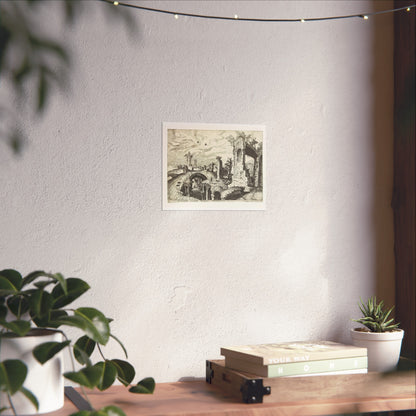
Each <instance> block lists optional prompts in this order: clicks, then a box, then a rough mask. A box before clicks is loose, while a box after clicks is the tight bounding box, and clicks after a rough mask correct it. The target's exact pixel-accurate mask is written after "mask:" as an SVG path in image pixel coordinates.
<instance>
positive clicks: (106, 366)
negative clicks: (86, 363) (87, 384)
mask: <svg viewBox="0 0 416 416" xmlns="http://www.w3.org/2000/svg"><path fill="white" fill-rule="evenodd" d="M94 367H96V368H98V369H99V370H100V372H101V376H100V380H99V382H98V384H97V388H98V390H100V391H103V390H106V389H108V388H109V387H110V386H112V385H113V383H114V381H115V380H116V377H117V369H116V367H115V365H114V364H113V363H112V362H111V361H108V360H106V361H101V362H99V363H97V364H95V365H94Z"/></svg>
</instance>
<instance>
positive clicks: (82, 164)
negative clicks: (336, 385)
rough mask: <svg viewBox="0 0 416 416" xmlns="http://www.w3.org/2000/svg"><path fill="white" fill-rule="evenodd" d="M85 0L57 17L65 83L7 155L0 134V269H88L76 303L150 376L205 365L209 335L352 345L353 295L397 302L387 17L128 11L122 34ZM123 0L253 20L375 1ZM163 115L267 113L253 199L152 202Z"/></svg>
mask: <svg viewBox="0 0 416 416" xmlns="http://www.w3.org/2000/svg"><path fill="white" fill-rule="evenodd" d="M87 3H88V5H86V11H85V14H84V16H83V17H81V19H79V20H78V23H77V24H76V25H75V26H74V27H73V28H72V29H69V30H66V31H65V30H64V29H63V26H61V25H60V23H59V21H56V22H55V23H56V24H55V29H57V30H56V32H57V34H58V36H65V39H66V40H67V44H68V46H69V47H70V48H71V50H72V52H73V60H74V67H73V72H72V76H73V77H72V82H71V89H70V91H67V92H64V93H57V94H56V95H55V96H54V97H53V99H52V100H51V102H50V106H49V108H48V111H47V113H46V115H45V116H44V117H43V118H42V119H33V120H32V121H31V122H30V123H27V124H26V126H25V128H26V130H27V131H28V133H30V142H29V144H28V145H27V146H26V148H25V149H24V152H23V155H22V156H21V157H19V158H16V157H14V156H13V155H12V154H11V152H10V151H9V150H8V149H7V148H6V146H5V145H4V144H3V143H1V152H0V161H1V163H0V201H1V209H0V211H1V214H0V230H1V239H0V264H1V267H2V268H3V267H4V268H6V267H7V268H9V267H15V268H18V269H20V270H21V271H22V272H24V273H26V272H29V271H31V270H34V269H38V268H43V269H47V270H50V271H61V272H62V273H64V274H65V275H66V276H68V277H69V276H78V277H81V278H84V279H86V280H87V281H88V282H89V283H90V284H91V286H92V289H91V291H90V292H89V295H85V296H84V297H85V299H84V300H82V301H80V305H88V306H96V307H97V308H99V309H101V310H103V311H104V312H105V313H106V314H107V315H108V316H110V317H112V318H114V319H115V321H114V322H113V324H112V327H113V331H114V333H115V334H116V335H117V336H118V337H119V338H121V339H122V340H123V341H124V342H125V345H126V347H127V349H128V351H129V353H130V356H129V358H130V360H131V362H132V363H134V365H135V366H136V369H137V371H138V377H144V376H154V377H155V378H156V381H157V382H162V381H174V380H178V379H180V378H182V377H201V376H203V375H204V365H205V359H207V358H218V357H219V349H220V347H221V346H223V345H229V344H241V343H260V342H274V341H292V340H301V339H310V338H314V339H319V338H327V339H332V340H338V341H347V342H349V334H348V331H349V328H350V327H351V325H352V324H351V322H350V318H351V317H355V316H357V311H358V308H357V306H356V304H357V301H358V300H359V298H360V296H361V297H363V298H365V297H367V296H370V295H371V294H373V293H374V292H375V291H376V290H378V291H379V292H380V290H381V292H382V293H383V294H384V295H385V296H386V297H387V300H388V301H390V303H391V302H392V301H393V299H394V298H392V296H393V295H392V293H393V292H392V288H393V284H392V282H393V272H394V267H393V262H394V258H393V223H392V214H391V209H390V198H391V188H392V153H391V150H392V105H393V99H392V89H393V84H392V42H393V33H392V24H393V17H392V15H380V16H378V17H376V18H374V19H370V20H369V21H364V20H361V19H356V20H340V21H328V22H315V23H304V24H301V23H275V24H273V23H268V24H260V23H243V22H224V21H208V20H197V19H191V18H180V19H178V20H175V19H174V18H173V17H170V16H166V15H155V14H151V13H147V12H140V11H132V12H131V13H132V15H133V16H134V18H135V20H136V21H137V24H138V28H139V30H138V33H136V34H129V33H128V30H126V28H125V27H124V26H123V25H122V24H120V23H119V24H117V23H116V22H112V21H110V20H108V19H107V18H106V15H105V13H103V10H102V9H103V8H105V7H112V6H109V5H106V4H101V3H98V2H97V3H95V2H94V3H93V2H87ZM133 3H135V2H133ZM136 3H137V4H145V5H146V6H149V7H152V6H153V7H158V8H167V9H176V10H178V11H187V12H194V13H207V14H222V15H231V16H233V15H234V14H235V13H237V14H238V15H239V16H241V17H246V16H250V17H266V18H270V17H282V18H297V17H314V16H326V15H344V14H350V13H362V12H368V11H372V10H381V9H385V8H390V7H392V2H390V1H377V2H373V1H361V2H351V1H241V2H238V1H229V2H220V1H209V2H208V1H206V2H201V1H195V2H194V1H147V2H139V1H137V2H136ZM46 13H47V14H48V13H49V18H48V20H49V22H50V24H49V27H50V30H53V27H51V26H53V24H52V23H51V22H53V21H54V18H53V17H54V16H55V14H54V13H55V11H54V10H53V8H52V6H49V8H48V10H47V11H46ZM28 100H30V97H29V98H28ZM164 121H179V122H207V123H209V122H212V123H233V124H235V123H243V124H264V125H266V127H267V143H266V146H267V154H266V160H267V171H266V172H265V174H266V175H267V185H268V189H267V210H265V211H263V212H258V211H256V212H254V211H252V212H250V211H231V212H221V211H200V212H197V211H176V212H172V211H162V210H161V189H162V178H161V172H162V165H161V159H162V157H161V156H162V146H161V143H162V130H161V127H162V122H164ZM380 282H381V283H380ZM389 297H390V298H389ZM107 353H108V356H109V358H113V357H115V356H116V355H118V356H120V354H121V351H120V350H119V348H118V346H117V345H115V344H110V345H109V346H108V348H107Z"/></svg>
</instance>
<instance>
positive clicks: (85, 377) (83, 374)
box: [64, 366, 101, 389]
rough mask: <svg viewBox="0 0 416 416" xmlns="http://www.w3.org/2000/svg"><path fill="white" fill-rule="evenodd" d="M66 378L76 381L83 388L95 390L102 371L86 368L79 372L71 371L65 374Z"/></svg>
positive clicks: (95, 368) (96, 368)
mask: <svg viewBox="0 0 416 416" xmlns="http://www.w3.org/2000/svg"><path fill="white" fill-rule="evenodd" d="M64 377H66V378H67V379H68V380H71V381H74V382H75V383H78V384H79V385H81V386H85V387H88V388H89V389H93V388H94V387H96V386H97V384H98V383H99V382H100V379H101V370H100V369H99V368H98V367H94V366H93V367H85V368H82V369H81V370H79V371H70V372H67V373H64Z"/></svg>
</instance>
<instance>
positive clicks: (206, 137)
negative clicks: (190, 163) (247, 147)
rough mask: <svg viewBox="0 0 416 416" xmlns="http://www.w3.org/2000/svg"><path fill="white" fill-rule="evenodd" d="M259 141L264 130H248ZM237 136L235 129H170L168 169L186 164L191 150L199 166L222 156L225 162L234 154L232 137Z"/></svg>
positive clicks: (247, 132)
mask: <svg viewBox="0 0 416 416" xmlns="http://www.w3.org/2000/svg"><path fill="white" fill-rule="evenodd" d="M245 133H246V134H251V136H252V137H255V138H256V139H257V141H258V142H262V141H263V140H262V138H263V137H262V135H263V132H261V131H246V132H245ZM236 136H237V132H236V131H234V130H191V129H168V143H167V145H168V149H167V151H168V169H175V168H176V167H177V166H179V165H184V164H186V157H185V155H186V154H187V153H188V152H190V153H191V154H192V156H193V159H196V160H197V164H198V166H204V165H208V164H210V163H212V162H215V161H216V157H217V156H220V157H221V159H222V161H223V163H225V162H226V161H227V159H229V158H231V159H232V156H233V146H232V142H230V139H233V138H235V137H236Z"/></svg>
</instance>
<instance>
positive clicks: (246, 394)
mask: <svg viewBox="0 0 416 416" xmlns="http://www.w3.org/2000/svg"><path fill="white" fill-rule="evenodd" d="M240 391H241V393H242V395H243V402H244V403H263V396H267V395H269V394H270V393H271V391H272V390H271V388H270V387H269V386H267V387H264V386H263V379H262V378H257V379H254V378H253V379H251V380H246V381H245V382H244V383H243V384H242V386H241V388H240Z"/></svg>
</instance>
